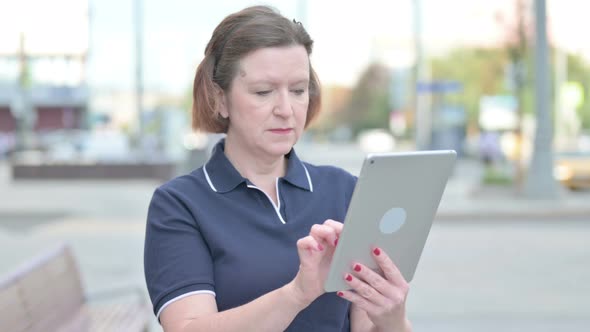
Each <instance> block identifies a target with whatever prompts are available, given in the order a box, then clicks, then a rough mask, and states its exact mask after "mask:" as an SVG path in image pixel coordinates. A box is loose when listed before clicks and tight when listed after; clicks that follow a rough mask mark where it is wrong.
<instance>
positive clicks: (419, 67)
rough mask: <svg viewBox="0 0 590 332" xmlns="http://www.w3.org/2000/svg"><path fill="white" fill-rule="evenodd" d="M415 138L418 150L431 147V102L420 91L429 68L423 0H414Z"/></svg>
mask: <svg viewBox="0 0 590 332" xmlns="http://www.w3.org/2000/svg"><path fill="white" fill-rule="evenodd" d="M412 4H413V6H414V50H415V53H416V55H415V59H416V60H415V61H416V63H415V65H414V78H415V82H414V107H415V113H414V139H415V140H416V149H417V150H426V149H428V148H429V147H430V139H431V137H430V136H431V135H430V132H431V125H432V124H431V115H430V112H429V105H428V104H429V103H428V99H427V97H426V95H425V94H426V93H425V92H423V93H420V92H419V91H418V84H419V83H421V82H422V83H426V82H425V81H426V79H427V70H426V68H425V67H426V66H425V65H424V42H423V33H422V5H421V0H414V1H413V2H412Z"/></svg>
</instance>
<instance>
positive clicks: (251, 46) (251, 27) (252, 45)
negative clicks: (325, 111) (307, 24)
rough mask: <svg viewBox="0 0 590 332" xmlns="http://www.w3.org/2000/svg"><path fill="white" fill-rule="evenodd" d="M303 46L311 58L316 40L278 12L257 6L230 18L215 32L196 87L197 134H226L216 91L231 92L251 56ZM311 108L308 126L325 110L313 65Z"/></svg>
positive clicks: (295, 22)
mask: <svg viewBox="0 0 590 332" xmlns="http://www.w3.org/2000/svg"><path fill="white" fill-rule="evenodd" d="M290 45H301V46H303V47H305V49H306V51H307V55H308V56H309V55H310V54H311V50H312V46H313V40H312V39H311V37H310V36H309V34H308V33H307V31H305V29H304V28H303V25H302V24H301V23H299V22H297V21H295V20H293V21H290V20H288V19H287V18H285V17H284V16H282V15H281V14H279V13H278V12H277V11H276V10H274V9H272V8H270V7H266V6H254V7H248V8H246V9H243V10H241V11H239V12H237V13H234V14H231V15H229V16H227V17H226V18H225V19H224V20H223V21H221V23H220V24H219V25H218V26H217V27H216V28H215V31H213V35H212V36H211V39H210V40H209V43H208V44H207V47H206V49H205V58H204V59H203V61H201V63H200V64H199V66H198V67H197V72H196V74H195V80H194V83H193V107H192V113H193V121H192V126H193V129H195V130H202V131H206V132H212V133H226V132H227V128H228V126H229V120H228V119H224V118H222V117H221V115H220V114H219V112H218V109H217V107H218V100H217V98H218V96H217V93H216V89H219V88H221V89H222V90H223V91H225V92H228V91H229V90H230V88H231V82H232V80H233V78H234V77H235V75H236V73H237V70H238V63H239V61H240V60H241V59H242V58H243V57H244V56H246V55H247V54H249V53H251V52H253V51H255V50H258V49H261V48H265V47H283V46H290ZM309 76H310V77H309V106H308V109H307V120H306V122H305V126H306V127H307V125H308V124H309V123H310V122H311V120H313V118H315V116H316V115H317V114H318V112H319V109H320V106H321V93H320V82H319V79H318V78H317V75H316V73H315V71H314V70H313V67H312V66H311V63H310V65H309Z"/></svg>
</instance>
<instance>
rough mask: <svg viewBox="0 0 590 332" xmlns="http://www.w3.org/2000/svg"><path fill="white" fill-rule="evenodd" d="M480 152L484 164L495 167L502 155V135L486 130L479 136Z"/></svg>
mask: <svg viewBox="0 0 590 332" xmlns="http://www.w3.org/2000/svg"><path fill="white" fill-rule="evenodd" d="M479 153H480V157H481V160H482V161H483V163H484V165H485V166H486V167H488V168H491V167H494V165H496V163H497V162H498V161H499V160H500V158H501V156H502V151H501V148H500V136H499V135H498V133H496V132H494V131H484V132H482V133H481V134H480V136H479Z"/></svg>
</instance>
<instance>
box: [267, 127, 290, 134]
mask: <svg viewBox="0 0 590 332" xmlns="http://www.w3.org/2000/svg"><path fill="white" fill-rule="evenodd" d="M270 131H271V132H272V133H274V134H281V135H284V134H289V133H290V132H292V131H293V128H274V129H271V130H270Z"/></svg>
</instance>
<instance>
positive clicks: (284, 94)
mask: <svg viewBox="0 0 590 332" xmlns="http://www.w3.org/2000/svg"><path fill="white" fill-rule="evenodd" d="M290 98H291V96H290V94H289V91H288V90H286V91H285V90H281V91H280V92H279V93H278V94H277V100H276V103H275V106H274V109H273V113H274V114H275V115H277V116H283V117H288V116H290V115H291V114H293V105H292V103H291V99H290Z"/></svg>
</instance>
